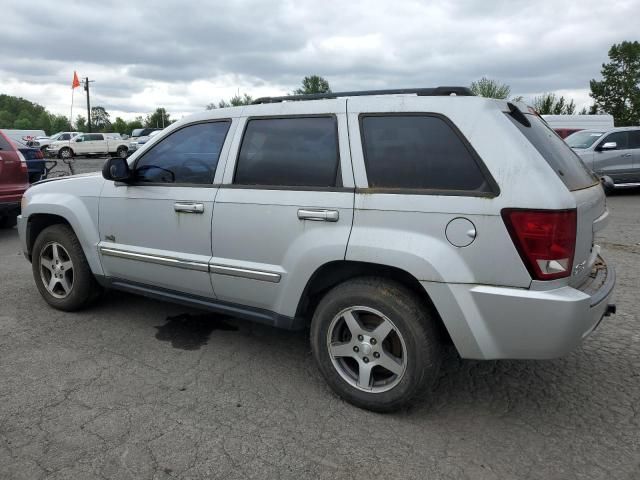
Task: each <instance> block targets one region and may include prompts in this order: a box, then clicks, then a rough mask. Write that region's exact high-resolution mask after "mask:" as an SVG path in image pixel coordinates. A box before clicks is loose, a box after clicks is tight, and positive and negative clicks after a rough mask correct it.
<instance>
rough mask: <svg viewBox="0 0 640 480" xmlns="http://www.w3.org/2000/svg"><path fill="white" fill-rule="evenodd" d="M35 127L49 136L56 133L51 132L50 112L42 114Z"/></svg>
mask: <svg viewBox="0 0 640 480" xmlns="http://www.w3.org/2000/svg"><path fill="white" fill-rule="evenodd" d="M35 126H36V128H37V129H39V130H44V131H45V133H46V134H47V135H51V134H53V133H55V132H52V131H51V115H49V113H48V112H42V113H41V114H40V115H38V119H37V120H36V122H35Z"/></svg>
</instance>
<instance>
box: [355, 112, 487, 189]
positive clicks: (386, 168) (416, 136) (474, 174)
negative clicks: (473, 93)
mask: <svg viewBox="0 0 640 480" xmlns="http://www.w3.org/2000/svg"><path fill="white" fill-rule="evenodd" d="M360 122H361V123H360V129H361V132H362V146H363V149H364V156H365V164H366V168H367V179H368V182H369V186H370V187H373V188H402V189H420V190H423V189H427V190H454V191H465V192H472V191H475V192H481V193H482V192H486V193H489V192H492V189H491V188H490V185H489V184H488V182H487V181H486V179H485V176H484V174H483V172H482V170H481V167H480V164H479V159H476V158H475V156H474V154H473V153H472V151H471V149H470V147H468V146H467V145H466V144H465V142H464V140H463V139H462V137H461V136H460V135H459V134H458V132H456V130H454V127H453V126H452V125H451V124H450V123H448V122H447V121H445V120H444V119H443V118H441V117H439V116H435V115H389V116H386V115H374V116H361V119H360Z"/></svg>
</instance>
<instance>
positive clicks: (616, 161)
mask: <svg viewBox="0 0 640 480" xmlns="http://www.w3.org/2000/svg"><path fill="white" fill-rule="evenodd" d="M610 142H615V143H616V145H617V146H616V148H615V150H602V146H603V145H604V144H605V143H610ZM593 170H594V171H595V172H596V173H598V174H599V175H608V176H610V177H611V178H612V179H613V181H614V182H615V183H624V182H627V181H629V177H630V176H631V175H632V174H633V151H632V150H631V147H630V145H629V132H627V131H622V132H613V133H610V134H609V135H605V136H604V138H602V139H601V140H600V141H599V142H598V146H597V147H596V148H595V151H594V156H593Z"/></svg>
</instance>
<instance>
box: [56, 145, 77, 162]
mask: <svg viewBox="0 0 640 480" xmlns="http://www.w3.org/2000/svg"><path fill="white" fill-rule="evenodd" d="M64 152H69V156H68V157H65V156H64ZM58 158H62V159H63V160H68V159H72V158H73V150H71V149H70V148H69V147H63V148H61V149H60V151H59V152H58Z"/></svg>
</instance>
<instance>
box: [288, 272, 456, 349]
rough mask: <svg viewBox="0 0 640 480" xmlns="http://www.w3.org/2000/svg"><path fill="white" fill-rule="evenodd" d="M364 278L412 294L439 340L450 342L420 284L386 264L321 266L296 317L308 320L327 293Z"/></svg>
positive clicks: (306, 287)
mask: <svg viewBox="0 0 640 480" xmlns="http://www.w3.org/2000/svg"><path fill="white" fill-rule="evenodd" d="M365 276H366V277H369V276H374V277H382V278H388V279H391V280H394V281H396V282H398V283H400V284H402V285H404V286H405V287H407V288H408V289H409V290H411V291H412V292H414V293H415V294H416V296H417V297H418V298H419V299H420V300H421V301H422V302H424V305H425V308H428V309H429V310H430V311H431V312H432V313H433V314H434V318H435V319H436V321H437V323H438V325H439V330H440V333H441V336H442V340H443V341H445V342H446V343H453V342H452V341H451V337H450V336H449V333H448V332H447V329H446V327H445V325H444V322H443V321H442V318H441V317H440V314H439V313H438V310H437V309H436V307H435V305H434V304H433V301H432V300H431V298H430V297H429V294H428V293H427V291H426V290H425V289H424V287H423V286H422V285H421V284H420V282H419V281H418V280H417V279H416V278H415V277H414V276H413V275H411V274H410V273H408V272H407V271H405V270H401V269H399V268H395V267H390V266H388V265H379V264H375V263H367V262H350V261H337V262H330V263H327V264H325V265H323V266H322V267H320V268H319V269H318V270H316V271H315V272H314V274H313V275H312V276H311V278H310V279H309V281H308V282H307V285H306V286H305V288H304V290H303V292H302V297H301V298H300V301H299V303H298V309H297V311H296V317H298V316H300V317H302V318H306V319H309V320H310V319H311V317H312V316H313V312H314V311H315V309H316V306H317V305H318V303H319V302H320V300H321V299H322V297H323V296H324V295H325V294H326V293H327V292H328V291H329V290H331V289H332V288H333V287H335V286H336V285H339V284H340V283H343V282H345V281H347V280H350V279H352V278H356V277H365Z"/></svg>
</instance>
